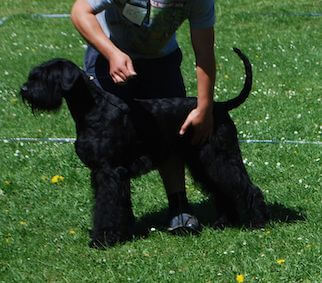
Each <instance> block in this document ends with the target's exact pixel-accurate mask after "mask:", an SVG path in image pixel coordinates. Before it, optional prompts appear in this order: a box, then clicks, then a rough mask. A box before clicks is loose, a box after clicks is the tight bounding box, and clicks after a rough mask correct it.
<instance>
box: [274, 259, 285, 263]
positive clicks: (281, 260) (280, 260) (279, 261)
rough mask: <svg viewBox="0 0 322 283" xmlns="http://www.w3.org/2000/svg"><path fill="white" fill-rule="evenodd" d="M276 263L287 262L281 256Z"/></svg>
mask: <svg viewBox="0 0 322 283" xmlns="http://www.w3.org/2000/svg"><path fill="white" fill-rule="evenodd" d="M276 263H277V264H284V263H285V259H283V258H280V259H278V260H276Z"/></svg>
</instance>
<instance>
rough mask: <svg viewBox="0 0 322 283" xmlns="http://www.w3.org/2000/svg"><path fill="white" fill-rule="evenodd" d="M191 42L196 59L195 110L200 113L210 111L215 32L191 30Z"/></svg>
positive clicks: (214, 65) (213, 74) (212, 92)
mask: <svg viewBox="0 0 322 283" xmlns="http://www.w3.org/2000/svg"><path fill="white" fill-rule="evenodd" d="M191 41H192V46H193V50H194V53H195V58H196V75H197V83H198V85H197V92H198V105H197V108H198V109H199V110H201V111H202V112H207V111H208V110H212V109H211V108H212V104H213V103H212V102H213V99H214V86H215V80H216V61H215V51H214V42H215V32H214V30H213V28H208V29H200V30H193V29H192V30H191Z"/></svg>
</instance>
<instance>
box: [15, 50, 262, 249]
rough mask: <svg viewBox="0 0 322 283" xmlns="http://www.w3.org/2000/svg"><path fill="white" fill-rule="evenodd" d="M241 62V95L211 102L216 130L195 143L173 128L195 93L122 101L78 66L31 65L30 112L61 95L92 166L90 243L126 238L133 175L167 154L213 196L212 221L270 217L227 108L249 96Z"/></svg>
mask: <svg viewBox="0 0 322 283" xmlns="http://www.w3.org/2000/svg"><path fill="white" fill-rule="evenodd" d="M234 51H235V52H236V53H237V54H238V56H239V57H240V58H241V59H242V61H243V62H244V66H245V71H246V79H245V83H244V87H243V90H242V91H241V93H240V95H239V96H238V97H236V98H234V99H231V100H229V101H226V102H215V103H214V107H213V109H214V110H213V115H214V128H213V134H212V136H211V137H210V139H209V141H208V142H207V143H205V144H203V145H198V146H194V145H191V143H190V136H191V133H189V132H188V133H186V134H185V136H184V137H180V136H179V134H178V132H179V129H180V127H181V125H182V124H183V122H184V120H185V118H186V117H187V115H188V114H189V113H190V111H191V110H192V109H194V108H195V107H196V103H197V101H196V99H195V98H171V99H166V98H165V99H145V100H139V99H132V100H128V101H124V100H121V99H120V98H118V97H116V96H114V95H113V94H110V93H107V92H105V91H103V90H101V89H100V88H98V87H97V86H96V85H95V83H94V82H93V81H91V80H90V79H89V78H88V77H87V75H86V74H85V73H84V72H83V71H82V70H80V69H79V68H78V67H77V66H76V65H75V64H73V63H72V62H70V61H68V60H64V59H54V60H51V61H48V62H45V63H43V64H42V65H40V66H38V67H36V68H34V69H33V70H32V71H31V72H30V74H29V77H28V81H27V82H26V83H25V84H24V85H23V86H22V88H21V96H22V98H23V100H24V101H27V102H28V104H29V105H30V106H31V108H32V109H33V110H45V111H50V110H56V109H58V108H59V107H60V106H61V104H62V99H63V98H65V100H66V102H67V104H68V108H69V110H70V112H71V115H72V117H73V119H74V121H75V124H76V131H77V140H76V142H75V148H76V152H77V154H78V156H79V158H80V159H81V161H82V162H83V163H84V164H85V165H86V166H87V167H88V168H90V170H91V180H92V186H93V189H94V196H95V206H94V213H93V214H94V215H93V218H94V219H93V224H94V228H93V232H92V235H91V237H92V242H91V244H92V246H95V247H99V246H106V245H113V244H115V243H116V242H120V241H124V240H127V239H129V237H130V236H131V229H130V227H132V224H133V223H134V216H133V213H132V205H131V197H130V185H129V180H130V178H133V177H136V176H139V175H141V174H144V173H146V172H148V171H150V170H152V169H156V168H158V166H159V164H160V162H161V161H162V160H164V159H166V158H168V157H169V156H173V155H176V156H179V157H180V158H182V159H183V160H184V161H185V163H186V165H187V166H188V168H189V170H190V172H191V175H192V176H193V178H194V180H195V181H197V182H198V183H199V184H200V185H201V187H202V189H203V190H204V191H205V192H206V193H208V194H210V196H211V197H212V198H213V199H214V201H215V207H216V216H217V221H216V223H215V225H216V226H224V225H227V224H234V225H244V226H248V227H249V226H250V227H259V226H262V225H263V224H264V223H265V222H266V220H267V212H266V205H265V202H264V198H263V195H262V193H261V191H260V190H259V189H258V188H257V187H256V186H255V185H253V184H252V182H251V180H250V178H249V176H248V174H247V172H246V169H245V167H244V164H243V161H242V157H241V153H240V149H239V143H238V139H237V131H236V128H235V125H234V123H233V121H232V120H231V118H230V116H229V114H228V111H229V110H231V109H233V108H236V107H238V106H239V105H240V104H242V103H243V102H244V101H245V100H246V98H247V97H248V95H249V93H250V90H251V85H252V69H251V65H250V63H249V61H248V59H247V57H246V56H245V55H244V54H242V53H241V51H240V50H239V49H236V48H235V49H234Z"/></svg>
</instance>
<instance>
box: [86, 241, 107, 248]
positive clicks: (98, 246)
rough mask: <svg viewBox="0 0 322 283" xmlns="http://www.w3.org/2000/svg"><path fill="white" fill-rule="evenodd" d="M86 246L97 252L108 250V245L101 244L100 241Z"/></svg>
mask: <svg viewBox="0 0 322 283" xmlns="http://www.w3.org/2000/svg"><path fill="white" fill-rule="evenodd" d="M88 246H89V247H90V248H92V249H98V250H105V249H106V248H108V245H106V244H104V243H102V242H101V241H98V240H92V241H90V242H89V243H88Z"/></svg>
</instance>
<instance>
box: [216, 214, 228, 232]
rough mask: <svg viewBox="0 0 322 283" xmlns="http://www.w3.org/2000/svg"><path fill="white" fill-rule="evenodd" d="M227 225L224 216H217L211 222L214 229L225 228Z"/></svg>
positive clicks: (226, 219)
mask: <svg viewBox="0 0 322 283" xmlns="http://www.w3.org/2000/svg"><path fill="white" fill-rule="evenodd" d="M228 225H229V221H228V218H227V217H226V216H221V217H219V218H218V219H217V220H216V221H215V222H214V223H213V224H212V227H213V228H215V229H221V230H222V229H225V228H226V227H227V226H228Z"/></svg>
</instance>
